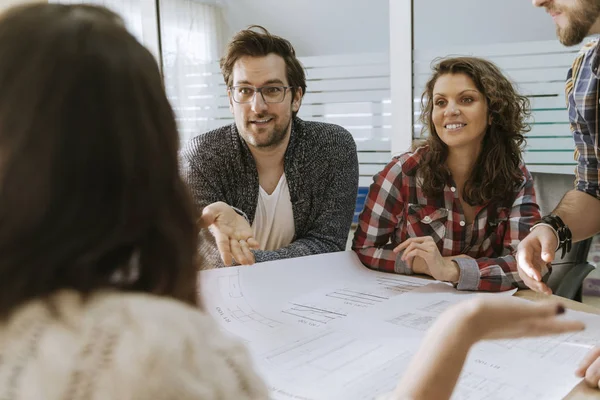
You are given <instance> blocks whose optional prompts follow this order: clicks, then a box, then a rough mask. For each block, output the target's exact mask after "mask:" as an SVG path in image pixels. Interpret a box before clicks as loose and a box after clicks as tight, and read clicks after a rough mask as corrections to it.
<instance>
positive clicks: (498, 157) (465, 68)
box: [419, 57, 531, 205]
mask: <svg viewBox="0 0 600 400" xmlns="http://www.w3.org/2000/svg"><path fill="white" fill-rule="evenodd" d="M445 74H465V75H467V76H468V77H470V78H471V79H472V80H473V82H474V83H475V86H476V87H477V89H478V90H479V91H480V92H481V93H482V94H483V96H484V97H485V99H486V101H487V106H488V113H489V116H490V117H491V125H490V126H489V128H488V130H487V132H486V134H485V136H484V138H483V143H482V150H481V153H480V154H479V157H478V159H477V161H476V163H475V166H474V167H473V171H472V173H471V176H470V177H469V179H468V180H467V182H466V183H465V187H464V190H463V198H464V199H465V201H466V202H467V203H469V204H470V205H483V204H485V203H487V202H490V201H494V202H499V203H502V202H512V200H513V199H512V197H514V190H515V188H516V187H518V186H519V185H520V184H521V183H522V179H523V173H522V171H521V169H520V163H521V159H522V157H521V148H522V146H523V144H524V142H525V138H524V136H523V133H524V132H528V131H529V130H530V127H529V125H528V124H527V123H526V119H527V117H528V116H529V115H530V113H531V112H530V107H529V99H527V97H525V96H521V95H520V94H519V93H517V91H516V90H515V88H514V87H513V85H512V83H511V82H510V81H509V80H508V79H507V78H506V77H505V76H504V75H503V74H502V72H501V71H500V70H499V69H498V67H496V66H495V65H494V64H493V63H492V62H490V61H487V60H484V59H481V58H476V57H456V58H445V59H441V60H438V62H437V63H436V64H435V65H434V66H433V74H432V76H431V78H430V79H429V81H428V82H427V84H426V85H425V91H424V92H423V95H422V96H421V110H422V111H421V117H420V120H421V123H422V124H423V127H424V128H423V131H424V132H429V137H428V138H427V140H426V141H425V143H426V144H427V145H428V146H429V152H428V153H427V156H426V157H425V160H424V161H423V162H422V163H421V165H420V166H419V173H420V174H422V177H423V192H424V193H425V194H426V195H427V196H432V197H434V196H439V195H440V194H441V193H442V192H443V190H444V185H446V184H447V183H448V179H449V172H448V171H447V169H445V168H443V165H444V163H445V161H446V159H447V157H448V146H446V144H445V143H444V142H442V140H441V139H440V137H439V136H438V134H437V132H436V130H435V126H434V124H433V121H432V118H431V114H432V111H433V88H434V86H435V83H436V81H437V80H438V78H439V77H440V76H442V75H445Z"/></svg>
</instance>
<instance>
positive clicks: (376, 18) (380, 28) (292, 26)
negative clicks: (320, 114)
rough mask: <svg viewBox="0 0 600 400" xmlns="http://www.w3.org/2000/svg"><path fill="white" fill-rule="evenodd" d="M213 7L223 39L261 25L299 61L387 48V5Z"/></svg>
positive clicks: (347, 1)
mask: <svg viewBox="0 0 600 400" xmlns="http://www.w3.org/2000/svg"><path fill="white" fill-rule="evenodd" d="M399 1H403V0H399ZM418 1H421V0H418ZM217 4H221V5H222V6H223V8H224V13H223V14H224V17H225V22H226V23H227V25H228V30H229V33H230V34H229V36H231V34H233V33H234V32H237V31H239V30H241V29H244V28H246V27H247V26H248V25H252V24H257V25H262V26H264V27H265V28H267V29H268V30H270V31H271V32H272V33H274V34H277V35H279V36H282V37H284V38H286V39H288V40H289V41H290V42H291V43H292V45H293V46H294V48H295V49H296V52H297V53H298V55H299V56H315V55H328V54H347V53H363V52H365V53H367V52H368V53H372V52H387V51H388V49H389V17H388V0H218V1H217Z"/></svg>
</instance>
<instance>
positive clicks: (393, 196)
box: [352, 159, 412, 274]
mask: <svg viewBox="0 0 600 400" xmlns="http://www.w3.org/2000/svg"><path fill="white" fill-rule="evenodd" d="M402 178H403V174H402V162H401V161H399V160H398V159H394V160H393V161H392V162H390V163H389V164H388V165H387V166H386V167H385V168H384V169H383V170H382V171H381V172H379V173H378V174H377V175H375V176H374V177H373V183H372V184H371V187H370V188H369V194H368V195H367V199H366V201H365V206H364V208H363V211H362V212H361V213H360V216H359V219H358V227H357V229H356V232H355V234H354V240H353V241H352V250H354V251H355V252H356V253H357V254H358V258H359V259H360V261H361V262H362V263H363V264H364V265H365V266H367V267H369V268H371V269H377V270H381V271H386V272H398V273H404V274H411V273H412V270H410V269H409V268H408V266H407V265H406V264H405V263H404V262H403V261H401V260H400V258H401V257H402V253H399V254H394V252H393V251H392V250H393V249H394V247H396V246H397V245H398V243H395V240H394V234H395V231H396V228H397V226H398V222H399V217H400V216H401V215H402V213H403V210H404V201H403V199H402V193H401V189H402V184H403V183H402Z"/></svg>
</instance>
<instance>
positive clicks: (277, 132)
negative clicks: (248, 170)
mask: <svg viewBox="0 0 600 400" xmlns="http://www.w3.org/2000/svg"><path fill="white" fill-rule="evenodd" d="M262 118H263V116H258V117H256V119H262ZM291 123H292V118H290V119H289V120H287V121H285V122H284V123H283V124H276V125H275V126H274V127H273V130H272V131H271V133H270V134H269V135H268V137H267V138H266V139H265V140H263V141H258V137H259V135H258V134H257V135H255V134H253V133H251V132H252V131H251V130H250V129H248V130H247V131H246V132H248V133H247V134H246V135H244V136H246V137H245V138H244V139H246V142H247V143H248V144H250V145H252V146H253V147H256V148H262V149H267V148H272V147H277V146H278V145H279V144H281V143H282V142H283V141H284V140H285V138H286V136H287V133H288V129H289V127H290V124H291Z"/></svg>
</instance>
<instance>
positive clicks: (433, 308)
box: [417, 300, 453, 315]
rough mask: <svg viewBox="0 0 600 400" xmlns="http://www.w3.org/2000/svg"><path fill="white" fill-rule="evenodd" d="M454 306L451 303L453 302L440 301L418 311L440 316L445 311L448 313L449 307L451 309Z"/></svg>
mask: <svg viewBox="0 0 600 400" xmlns="http://www.w3.org/2000/svg"><path fill="white" fill-rule="evenodd" d="M452 304H453V303H451V302H449V301H447V300H440V301H437V302H435V303H432V304H428V305H426V306H423V307H420V308H417V309H418V310H421V311H425V312H428V313H432V314H435V315H440V314H442V313H443V312H444V311H446V309H447V308H448V307H450V306H451V305H452Z"/></svg>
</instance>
